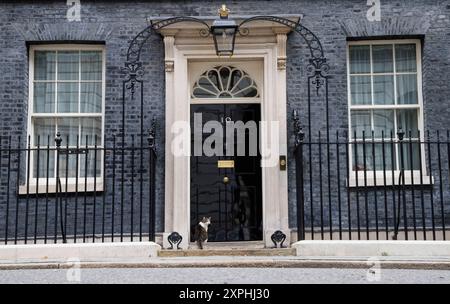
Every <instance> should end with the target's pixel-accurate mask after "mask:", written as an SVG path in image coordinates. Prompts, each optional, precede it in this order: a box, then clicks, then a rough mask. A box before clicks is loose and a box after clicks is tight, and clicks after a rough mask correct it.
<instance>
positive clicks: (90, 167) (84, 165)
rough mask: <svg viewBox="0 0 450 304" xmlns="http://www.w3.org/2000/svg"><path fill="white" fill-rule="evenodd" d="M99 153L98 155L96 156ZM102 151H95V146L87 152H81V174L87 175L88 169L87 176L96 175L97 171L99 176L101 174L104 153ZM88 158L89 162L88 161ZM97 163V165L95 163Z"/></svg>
mask: <svg viewBox="0 0 450 304" xmlns="http://www.w3.org/2000/svg"><path fill="white" fill-rule="evenodd" d="M96 154H97V156H96ZM101 154H102V153H101V151H100V150H97V152H96V151H95V149H94V148H91V149H89V152H88V154H87V159H86V154H81V155H80V176H81V177H85V176H86V171H87V177H94V172H97V174H96V175H97V177H99V176H100V173H101V168H102V167H101V164H102V155H101ZM96 158H97V162H95V159H96ZM86 160H87V162H86ZM94 164H96V165H94ZM94 170H95V171H94Z"/></svg>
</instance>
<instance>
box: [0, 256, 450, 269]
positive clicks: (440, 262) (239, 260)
mask: <svg viewBox="0 0 450 304" xmlns="http://www.w3.org/2000/svg"><path fill="white" fill-rule="evenodd" d="M374 266H375V267H380V268H383V269H410V270H413V269H416V270H448V271H450V256H447V257H433V258H429V257H427V258H423V257H392V256H380V257H298V256H208V257H204V256H201V257H156V258H146V259H102V260H82V261H80V260H79V259H77V258H76V257H73V258H69V259H65V260H46V261H42V260H20V262H17V261H2V260H0V270H20V269H70V268H73V267H78V268H90V269H95V268H97V269H98V268H339V269H368V268H370V267H374Z"/></svg>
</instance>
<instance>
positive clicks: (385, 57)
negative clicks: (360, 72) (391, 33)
mask: <svg viewBox="0 0 450 304" xmlns="http://www.w3.org/2000/svg"><path fill="white" fill-rule="evenodd" d="M392 57H393V52H392V45H373V46H372V58H373V72H374V73H392V72H394V60H393V58H392Z"/></svg>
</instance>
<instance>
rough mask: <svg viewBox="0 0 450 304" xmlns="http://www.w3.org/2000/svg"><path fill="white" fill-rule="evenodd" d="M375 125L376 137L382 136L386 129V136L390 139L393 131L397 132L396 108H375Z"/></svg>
mask: <svg viewBox="0 0 450 304" xmlns="http://www.w3.org/2000/svg"><path fill="white" fill-rule="evenodd" d="M373 126H374V132H375V134H374V136H375V138H382V135H383V134H382V132H383V131H384V138H385V139H388V138H390V136H391V132H392V133H393V134H395V130H394V129H395V126H394V110H375V111H373Z"/></svg>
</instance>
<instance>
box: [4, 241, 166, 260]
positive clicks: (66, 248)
mask: <svg viewBox="0 0 450 304" xmlns="http://www.w3.org/2000/svg"><path fill="white" fill-rule="evenodd" d="M160 249H161V246H159V245H158V244H156V243H153V242H124V243H94V244H86V243H85V244H38V245H2V246H0V261H15V262H20V261H25V260H38V261H42V262H45V261H49V260H66V259H71V258H77V259H79V260H80V261H83V260H105V259H131V258H141V259H145V258H153V257H157V255H158V251H159V250H160Z"/></svg>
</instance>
